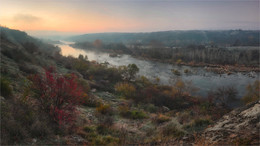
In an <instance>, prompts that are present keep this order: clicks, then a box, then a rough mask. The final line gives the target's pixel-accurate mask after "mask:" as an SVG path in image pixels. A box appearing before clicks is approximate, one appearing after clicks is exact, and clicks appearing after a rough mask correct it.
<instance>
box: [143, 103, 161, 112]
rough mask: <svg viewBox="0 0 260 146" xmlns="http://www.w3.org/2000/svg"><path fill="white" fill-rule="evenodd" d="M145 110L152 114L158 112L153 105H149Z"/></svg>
mask: <svg viewBox="0 0 260 146" xmlns="http://www.w3.org/2000/svg"><path fill="white" fill-rule="evenodd" d="M144 110H145V111H148V112H150V113H156V112H157V111H158V107H157V106H155V105H153V104H147V105H145V107H144Z"/></svg>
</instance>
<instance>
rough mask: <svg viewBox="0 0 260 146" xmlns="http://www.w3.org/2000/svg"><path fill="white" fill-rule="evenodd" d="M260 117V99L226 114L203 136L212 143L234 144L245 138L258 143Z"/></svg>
mask: <svg viewBox="0 0 260 146" xmlns="http://www.w3.org/2000/svg"><path fill="white" fill-rule="evenodd" d="M259 119H260V101H257V102H254V103H251V104H249V105H247V106H245V107H242V108H238V109H235V110H233V111H232V112H230V113H228V114H226V115H224V116H223V117H222V118H221V119H220V120H218V121H217V122H216V123H215V124H214V125H213V126H211V127H209V128H207V129H206V130H205V131H204V132H203V133H202V135H201V136H202V138H204V139H205V140H206V141H207V142H208V143H210V144H220V145H222V144H231V143H233V144H234V142H239V141H243V140H244V141H249V142H250V143H249V144H250V145H258V144H259V143H260V141H259V136H260V134H259V131H260V123H259Z"/></svg>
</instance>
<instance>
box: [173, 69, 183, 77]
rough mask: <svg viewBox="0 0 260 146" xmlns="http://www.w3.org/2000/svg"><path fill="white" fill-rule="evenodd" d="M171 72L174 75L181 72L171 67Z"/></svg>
mask: <svg viewBox="0 0 260 146" xmlns="http://www.w3.org/2000/svg"><path fill="white" fill-rule="evenodd" d="M172 73H173V74H175V75H176V76H180V75H181V73H180V72H179V71H178V70H177V69H172Z"/></svg>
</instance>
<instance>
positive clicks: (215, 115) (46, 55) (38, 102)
mask: <svg viewBox="0 0 260 146" xmlns="http://www.w3.org/2000/svg"><path fill="white" fill-rule="evenodd" d="M1 29H2V30H1V44H0V48H1V98H0V99H1V145H133V144H134V145H142V144H143V145H145V144H148V145H152V144H165V143H166V144H167V143H169V144H181V143H187V144H193V143H195V142H199V141H200V140H203V139H205V138H210V136H211V135H210V136H205V137H196V135H200V134H201V133H203V131H204V130H205V129H206V128H208V126H209V125H214V123H215V122H217V121H219V120H220V121H221V117H222V116H223V115H224V114H227V113H229V112H230V111H231V110H232V109H231V108H230V107H228V106H227V105H226V104H225V103H228V102H232V100H234V99H233V97H234V94H233V93H234V92H233V91H232V89H229V90H225V89H223V90H217V89H216V92H213V95H212V96H209V97H207V98H199V97H195V96H191V94H190V93H191V92H192V91H193V90H195V87H194V86H192V84H191V83H189V82H184V81H182V80H180V79H176V81H175V82H173V83H172V84H171V85H169V86H165V85H159V84H158V80H159V79H157V80H149V79H148V78H146V77H145V76H137V75H136V74H137V72H138V71H139V69H138V67H137V66H136V65H135V64H129V65H127V66H120V67H109V66H108V65H107V64H99V63H97V62H95V61H89V60H87V57H84V56H83V55H80V56H79V57H78V58H73V57H70V56H69V57H64V56H62V55H61V54H59V48H57V47H55V46H53V45H50V44H46V43H44V42H41V41H40V40H38V39H35V38H32V37H30V36H29V35H27V34H26V33H24V32H21V31H17V30H11V29H8V28H1ZM259 85H260V82H259V81H256V82H255V84H254V85H252V87H253V89H252V90H251V88H249V90H248V95H250V96H249V98H247V100H248V101H254V100H259V95H258V94H254V96H252V97H251V93H255V91H259ZM250 86H251V85H250ZM219 91H221V92H220V93H219ZM222 97H224V98H222ZM253 97H254V98H253ZM256 105H257V107H256V108H255V106H249V107H248V109H249V110H247V111H248V112H247V111H246V113H245V112H242V113H243V115H244V116H249V117H246V120H251V121H254V119H253V118H250V117H251V116H255V115H257V116H258V111H259V110H258V105H259V104H256ZM250 107H252V110H251V108H250ZM255 109H256V111H257V113H256V114H255V113H254V112H251V111H254V110H255ZM249 113H250V115H249ZM251 114H254V115H251ZM224 118H225V117H224ZM243 120H244V119H243ZM238 121H239V120H238ZM251 123H252V125H251V126H249V127H248V128H250V129H248V130H246V132H249V135H251V134H253V133H250V132H251V131H253V130H252V129H251V127H253V125H254V124H255V122H251ZM217 125H218V124H217ZM217 125H216V127H217ZM215 129H216V128H215ZM213 130H214V128H213ZM209 131H212V130H209ZM232 132H233V131H231V134H232ZM213 133H214V132H213ZM233 133H234V134H236V131H234V132H233ZM252 140H254V141H255V140H256V141H257V137H252ZM242 142H243V141H242ZM228 144H233V143H232V142H228ZM238 144H240V143H239V141H238Z"/></svg>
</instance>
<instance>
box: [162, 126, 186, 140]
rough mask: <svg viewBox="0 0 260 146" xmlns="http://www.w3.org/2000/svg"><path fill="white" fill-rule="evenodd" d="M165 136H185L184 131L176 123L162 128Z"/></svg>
mask: <svg viewBox="0 0 260 146" xmlns="http://www.w3.org/2000/svg"><path fill="white" fill-rule="evenodd" d="M162 135H163V136H172V137H177V138H178V137H182V136H184V132H183V131H181V130H179V129H178V128H177V127H176V125H175V124H172V123H171V124H169V125H167V126H165V127H163V129H162Z"/></svg>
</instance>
